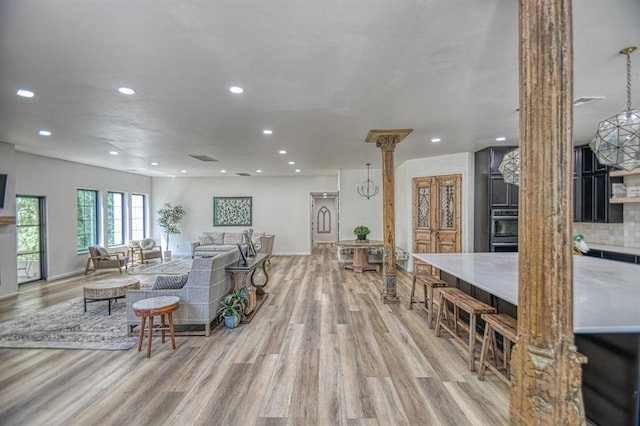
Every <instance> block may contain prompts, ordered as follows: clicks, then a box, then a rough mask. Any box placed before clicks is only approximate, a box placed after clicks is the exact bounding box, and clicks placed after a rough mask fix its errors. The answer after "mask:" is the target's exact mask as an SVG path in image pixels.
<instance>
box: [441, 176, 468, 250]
mask: <svg viewBox="0 0 640 426" xmlns="http://www.w3.org/2000/svg"><path fill="white" fill-rule="evenodd" d="M435 181H436V182H437V188H438V193H437V194H436V195H437V197H438V202H437V206H438V209H437V210H439V211H438V212H437V213H438V214H437V217H436V225H437V232H436V241H435V250H434V252H436V253H459V252H460V251H461V248H462V247H461V246H462V245H461V239H460V237H461V234H462V232H461V219H460V206H461V204H462V202H461V195H460V175H453V176H437V177H436V178H435Z"/></svg>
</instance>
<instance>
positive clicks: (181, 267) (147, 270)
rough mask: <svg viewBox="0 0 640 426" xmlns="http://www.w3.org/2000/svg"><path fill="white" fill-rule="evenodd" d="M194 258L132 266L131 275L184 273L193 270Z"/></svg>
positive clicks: (130, 268)
mask: <svg viewBox="0 0 640 426" xmlns="http://www.w3.org/2000/svg"><path fill="white" fill-rule="evenodd" d="M192 265H193V259H175V260H170V261H169V262H164V263H159V264H155V265H139V266H130V267H129V275H182V274H186V273H187V272H189V271H190V270H191V266H192Z"/></svg>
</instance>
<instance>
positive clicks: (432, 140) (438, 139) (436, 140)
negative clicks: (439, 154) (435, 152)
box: [431, 138, 440, 143]
mask: <svg viewBox="0 0 640 426" xmlns="http://www.w3.org/2000/svg"><path fill="white" fill-rule="evenodd" d="M431 142H433V143H436V142H440V138H433V139H431Z"/></svg>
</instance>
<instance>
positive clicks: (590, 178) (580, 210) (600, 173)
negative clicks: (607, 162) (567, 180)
mask: <svg viewBox="0 0 640 426" xmlns="http://www.w3.org/2000/svg"><path fill="white" fill-rule="evenodd" d="M574 160H575V163H574V173H573V184H574V191H573V193H574V200H573V206H574V212H573V220H574V221H575V222H600V223H605V222H608V223H619V222H622V205H621V204H610V203H609V199H610V198H611V184H612V183H615V182H621V181H622V178H611V177H609V170H608V168H607V167H606V166H603V165H602V164H600V163H599V162H598V159H597V158H596V156H595V154H594V153H593V151H591V148H589V147H588V146H583V147H577V148H576V149H575V150H574Z"/></svg>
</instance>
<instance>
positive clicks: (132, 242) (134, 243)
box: [129, 240, 140, 248]
mask: <svg viewBox="0 0 640 426" xmlns="http://www.w3.org/2000/svg"><path fill="white" fill-rule="evenodd" d="M129 247H132V248H140V244H138V242H137V241H136V240H131V241H129Z"/></svg>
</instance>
